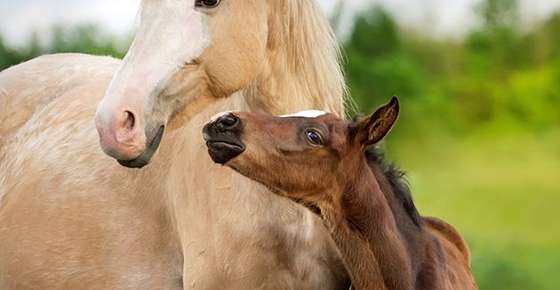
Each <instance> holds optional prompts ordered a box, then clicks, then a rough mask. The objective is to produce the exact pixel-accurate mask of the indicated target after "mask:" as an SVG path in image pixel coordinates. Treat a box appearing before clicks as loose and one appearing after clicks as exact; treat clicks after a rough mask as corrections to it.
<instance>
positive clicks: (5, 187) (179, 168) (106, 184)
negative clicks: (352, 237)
mask: <svg viewBox="0 0 560 290" xmlns="http://www.w3.org/2000/svg"><path fill="white" fill-rule="evenodd" d="M288 2H291V1H288ZM304 2H308V1H307V0H306V1H301V2H299V3H304ZM294 3H296V2H294ZM291 5H292V4H291ZM293 5H295V4H293ZM297 5H301V4H297ZM305 5H307V4H305ZM305 5H304V6H305ZM310 7H315V6H310ZM309 13H311V12H309ZM313 13H317V12H313ZM311 19H312V20H313V19H314V18H311ZM295 24H297V23H294V25H295ZM311 24H312V25H315V26H317V25H318V26H319V28H318V30H317V33H323V32H325V31H327V32H328V33H330V32H329V31H328V29H326V28H325V26H324V25H325V21H322V22H319V23H317V22H314V23H310V25H311ZM321 25H322V26H321ZM309 31H312V30H309ZM271 33H272V32H271ZM316 36H317V35H316ZM271 37H272V36H271ZM301 37H309V34H307V35H306V34H303V35H301ZM321 37H322V36H318V38H321ZM330 37H331V36H330V34H329V35H326V36H324V38H325V39H326V40H325V41H326V44H327V45H330V46H331V47H330V48H329V49H327V52H329V51H332V47H333V45H334V44H333V43H331V42H332V38H330ZM302 43H303V41H302ZM322 44H325V43H312V44H309V45H310V46H311V45H314V46H315V47H314V48H313V49H314V51H311V47H305V45H303V47H304V48H305V49H308V50H310V51H309V52H308V53H309V54H315V55H316V56H314V57H311V56H310V57H309V59H308V61H309V63H305V64H304V63H301V64H298V65H301V66H303V67H304V68H303V69H301V70H299V69H298V70H296V71H295V72H293V74H294V75H293V76H292V74H291V73H290V72H288V71H282V67H290V66H291V65H293V63H297V62H299V59H295V60H293V59H290V57H293V56H290V55H289V54H277V55H274V56H269V57H268V59H269V60H271V59H272V60H274V62H276V64H279V66H273V68H274V71H271V70H270V69H267V72H266V77H264V75H263V74H262V73H261V75H259V76H258V77H257V79H255V80H253V81H251V82H249V83H247V88H245V89H244V90H241V91H238V92H236V93H234V94H233V95H231V96H230V97H228V98H220V99H215V100H213V101H210V102H204V104H203V105H200V104H199V106H201V108H199V109H198V110H197V113H196V114H192V115H189V114H186V116H188V117H184V116H183V118H181V114H178V117H175V118H173V119H171V121H170V126H169V128H170V129H169V130H168V131H167V132H166V134H165V136H164V139H163V141H162V144H161V146H160V148H159V151H158V153H157V154H156V156H155V157H154V158H153V160H152V163H151V164H150V165H149V166H148V167H146V168H144V169H141V170H133V169H127V168H124V167H121V166H120V165H119V164H118V163H117V162H115V161H114V160H113V159H112V158H110V157H108V156H106V155H105V154H104V153H103V152H102V150H101V149H100V147H99V143H98V136H97V134H96V130H95V126H94V122H93V119H94V115H95V112H96V106H97V104H98V103H99V101H100V100H101V98H102V97H103V96H104V93H105V91H106V90H107V87H108V86H109V83H110V81H111V78H112V76H113V75H114V73H115V71H116V70H117V68H118V67H119V64H120V61H118V60H115V59H111V58H107V57H94V56H86V55H78V54H65V55H52V56H44V57H40V58H38V59H35V60H32V61H30V62H27V63H25V64H22V65H19V66H16V67H14V68H11V69H8V70H6V71H4V72H2V73H0V289H338V288H340V287H343V286H344V283H345V282H346V275H345V271H344V269H343V267H342V265H341V263H340V261H339V258H338V254H337V252H336V250H335V248H334V246H333V244H332V241H331V240H330V238H329V237H328V234H327V233H326V232H325V230H324V228H323V227H322V225H321V223H320V221H318V220H317V218H316V217H315V216H314V215H313V214H311V213H310V212H309V211H308V210H306V209H304V208H302V207H300V206H298V205H296V204H294V203H292V202H290V201H288V200H285V199H282V198H280V197H276V196H274V195H272V194H267V193H266V191H267V190H266V189H265V188H262V187H261V186H259V185H257V184H256V183H254V182H252V181H249V180H248V179H246V178H244V177H241V176H239V175H237V174H235V173H233V172H232V171H231V170H227V169H223V168H220V167H219V166H216V165H214V164H213V163H212V162H211V160H210V159H209V157H208V155H207V153H206V149H205V147H204V144H203V141H202V136H201V128H202V125H203V124H204V123H205V122H206V121H207V120H208V119H209V118H210V116H212V115H213V114H214V113H216V112H220V111H224V110H227V109H233V110H266V111H271V112H272V113H283V112H290V111H296V110H299V109H307V108H310V107H315V108H320V109H327V110H334V111H338V112H340V110H341V108H342V102H343V101H342V94H343V85H342V81H341V80H342V78H341V74H340V70H339V68H338V66H337V65H336V66H332V64H336V55H333V54H331V55H330V58H325V57H324V56H325V54H322V53H321V49H320V47H321V45H322ZM282 45H293V44H288V43H284V44H282ZM298 45H299V43H298ZM300 46H301V45H300ZM288 50H289V49H286V51H288ZM296 57H301V56H298V55H296ZM282 63H284V65H283V66H282ZM287 63H290V65H288V64H287ZM329 64H330V66H329ZM236 73H239V72H236ZM310 73H316V74H318V75H312V74H310ZM305 78H308V79H306V82H305V84H306V86H301V85H299V84H301V83H302V82H301V80H302V79H305ZM272 97H274V99H272ZM188 110H189V108H186V109H185V111H188Z"/></svg>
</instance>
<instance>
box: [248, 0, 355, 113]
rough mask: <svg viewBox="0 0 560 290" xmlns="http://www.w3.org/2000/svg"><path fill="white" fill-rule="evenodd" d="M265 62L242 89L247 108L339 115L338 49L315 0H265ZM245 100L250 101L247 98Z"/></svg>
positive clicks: (341, 82)
mask: <svg viewBox="0 0 560 290" xmlns="http://www.w3.org/2000/svg"><path fill="white" fill-rule="evenodd" d="M269 9H270V11H269V15H270V17H271V19H270V20H269V40H268V49H269V51H270V54H269V60H268V61H269V66H268V67H267V68H265V73H263V74H262V75H261V76H260V77H259V79H258V80H256V82H255V83H254V84H253V85H252V86H250V87H249V88H248V89H246V90H245V96H246V97H247V98H248V100H249V103H254V104H256V105H257V106H256V107H255V108H252V109H261V110H262V109H263V108H264V109H265V110H267V111H269V112H271V113H274V114H286V113H291V112H294V111H299V110H301V109H317V110H326V111H330V112H334V113H336V114H338V115H340V116H343V115H344V109H345V101H346V95H347V94H346V85H345V81H344V75H343V72H342V69H341V65H340V60H341V53H340V49H339V46H338V43H337V40H336V37H335V35H334V32H333V30H332V29H331V27H330V24H329V23H328V21H327V18H326V17H325V16H324V15H323V14H322V13H323V12H322V10H321V9H320V7H318V5H317V3H316V1H315V0H270V5H269ZM251 100H252V101H253V102H251Z"/></svg>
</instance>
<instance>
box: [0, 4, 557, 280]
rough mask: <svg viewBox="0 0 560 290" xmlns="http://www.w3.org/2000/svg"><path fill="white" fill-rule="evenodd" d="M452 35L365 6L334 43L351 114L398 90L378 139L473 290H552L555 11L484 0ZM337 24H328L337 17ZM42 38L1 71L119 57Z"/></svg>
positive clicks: (65, 37)
mask: <svg viewBox="0 0 560 290" xmlns="http://www.w3.org/2000/svg"><path fill="white" fill-rule="evenodd" d="M477 14H478V16H479V18H480V21H479V25H478V26H477V27H476V28H474V29H473V30H472V31H470V32H469V33H467V34H466V35H465V36H464V37H463V38H462V39H459V40H457V39H453V40H448V39H441V38H434V37H432V36H429V35H419V34H415V33H413V32H411V31H408V30H406V29H403V28H402V27H399V25H398V24H397V23H396V22H395V20H394V19H393V17H392V16H391V15H390V14H388V13H387V12H385V11H384V10H383V9H381V8H379V7H372V9H370V10H369V11H367V12H364V13H363V14H362V15H361V16H360V17H358V18H357V19H356V22H355V27H354V29H353V31H352V33H351V35H350V37H349V39H347V40H346V41H345V43H344V49H345V56H346V72H347V78H348V82H349V85H350V88H351V94H352V96H353V98H354V99H355V101H356V104H357V110H355V111H352V112H350V113H351V114H354V113H356V111H359V112H363V113H368V112H371V111H372V110H373V109H374V108H375V107H376V106H377V105H379V104H381V103H382V102H385V101H387V100H388V98H389V97H390V96H391V95H398V96H399V97H400V99H401V102H402V106H403V114H402V117H401V120H400V122H399V124H398V126H397V127H396V129H395V130H394V132H393V134H392V135H391V136H390V138H389V139H388V141H387V144H386V146H387V148H388V151H389V154H390V155H391V157H392V158H393V159H394V160H396V161H397V163H399V164H400V165H401V166H402V167H403V168H405V169H406V170H407V171H408V172H409V178H410V182H411V186H412V189H413V192H414V195H415V198H416V201H417V204H418V207H419V208H420V210H421V212H423V213H424V214H426V215H434V216H439V217H442V218H444V219H446V220H448V221H449V222H451V223H452V224H454V225H456V226H457V228H458V229H459V230H460V231H461V232H462V233H463V234H464V236H465V237H466V238H467V240H468V241H469V243H470V246H471V249H472V251H473V269H474V272H475V274H476V278H477V281H478V283H479V286H480V289H482V290H502V289H503V290H517V289H519V290H537V289H543V290H555V289H558V282H557V277H556V275H557V271H558V269H560V230H559V229H560V228H559V226H558V221H559V220H560V214H559V213H558V210H557V209H556V207H557V205H558V204H560V11H559V12H557V13H556V14H553V15H552V16H551V17H550V18H549V19H547V20H545V21H543V22H542V23H539V24H537V25H536V26H534V27H532V28H530V29H527V27H523V25H522V24H521V22H520V17H519V14H520V13H519V9H518V6H517V2H516V1H515V0H485V1H482V2H481V4H480V5H479V6H478V7H477ZM335 19H336V17H335ZM49 38H50V40H49V41H48V42H46V43H44V42H41V41H39V37H38V36H34V37H32V39H30V40H29V42H28V44H27V45H25V46H24V47H9V46H7V45H5V44H4V42H3V41H2V39H1V38H0V70H1V69H4V68H7V67H9V66H11V65H15V64H17V63H20V62H22V61H25V60H28V59H30V58H33V57H35V56H38V55H41V54H45V53H54V52H85V53H90V54H100V55H113V56H116V57H122V56H123V54H124V52H125V48H126V47H127V44H128V43H129V40H127V41H117V40H115V39H113V38H112V37H111V36H110V35H106V34H104V33H103V32H101V31H99V30H98V29H97V28H96V27H95V26H93V25H84V26H79V27H74V28H61V27H55V28H53V30H52V33H51V35H50V37H49Z"/></svg>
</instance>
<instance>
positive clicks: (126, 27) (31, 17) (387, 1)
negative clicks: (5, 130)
mask: <svg viewBox="0 0 560 290" xmlns="http://www.w3.org/2000/svg"><path fill="white" fill-rule="evenodd" d="M318 1H319V2H320V3H321V6H322V7H323V8H324V9H325V11H327V13H329V12H330V11H331V9H332V7H333V6H334V5H335V4H336V2H337V1H339V0H318ZM342 1H344V2H345V5H346V9H347V10H346V15H347V17H352V15H354V14H355V13H359V11H362V10H363V9H365V7H367V5H371V4H372V3H378V4H381V5H382V6H384V7H385V8H386V9H387V10H388V11H389V12H391V13H392V14H393V15H394V16H395V17H396V18H397V19H398V20H399V22H400V23H402V24H403V25H405V26H408V27H413V28H416V29H419V30H422V31H425V32H428V33H434V34H436V35H442V36H451V37H452V36H453V35H460V34H461V33H463V32H464V31H466V30H468V28H470V27H471V26H472V25H474V24H475V21H476V19H475V17H474V15H473V13H472V10H473V9H472V7H473V6H474V5H475V4H476V3H478V2H479V1H480V0H342ZM521 2H522V12H523V15H524V16H525V18H526V19H538V18H542V17H546V16H547V15H549V14H550V13H552V11H554V10H556V9H560V0H522V1H521ZM139 3H140V0H0V34H1V35H2V36H3V37H4V38H5V39H6V40H7V41H8V42H9V43H10V44H20V43H23V42H25V40H26V39H28V38H29V36H30V33H31V32H32V31H38V32H39V33H42V32H44V31H48V30H49V28H50V27H51V26H52V25H53V24H61V25H73V24H77V23H84V22H88V23H97V24H100V25H101V26H102V27H103V29H104V30H106V31H108V32H111V33H113V34H116V35H124V34H125V33H126V32H129V31H131V30H132V28H133V27H134V23H135V19H136V15H137V11H138V6H139Z"/></svg>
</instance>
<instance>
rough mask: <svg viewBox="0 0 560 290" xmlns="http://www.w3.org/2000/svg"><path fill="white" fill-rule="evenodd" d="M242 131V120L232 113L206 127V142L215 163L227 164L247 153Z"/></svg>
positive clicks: (204, 130) (204, 133) (204, 131)
mask: <svg viewBox="0 0 560 290" xmlns="http://www.w3.org/2000/svg"><path fill="white" fill-rule="evenodd" d="M242 131H243V125H242V123H241V119H239V117H237V116H236V115H234V114H232V113H227V114H225V115H222V116H220V117H218V118H217V119H216V120H214V121H212V122H210V123H208V124H206V126H204V129H203V130H202V133H203V136H204V141H206V146H208V153H209V154H210V157H211V158H212V160H214V162H216V163H219V164H226V163H227V162H228V161H230V160H232V159H233V158H235V157H237V156H239V155H240V154H241V153H243V152H244V151H245V145H244V144H243V142H241V134H242Z"/></svg>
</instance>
